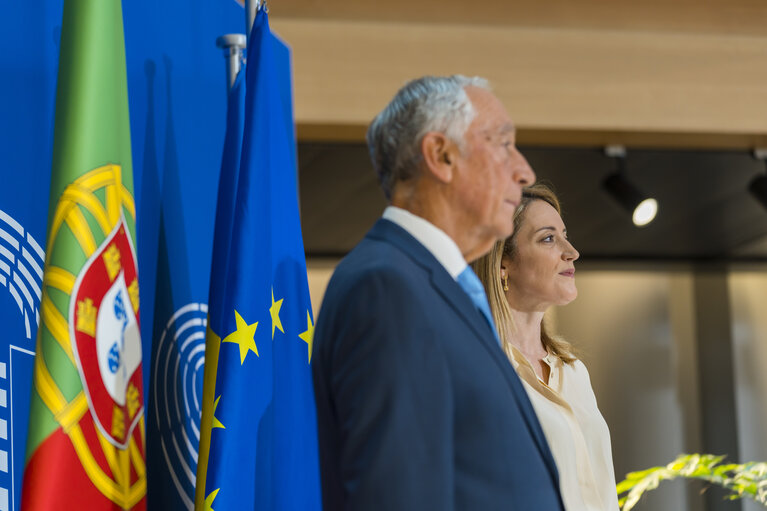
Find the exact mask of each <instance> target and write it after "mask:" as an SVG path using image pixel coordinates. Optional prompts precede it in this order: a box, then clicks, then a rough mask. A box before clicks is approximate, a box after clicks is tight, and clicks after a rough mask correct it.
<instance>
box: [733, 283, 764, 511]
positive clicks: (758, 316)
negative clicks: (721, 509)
mask: <svg viewBox="0 0 767 511" xmlns="http://www.w3.org/2000/svg"><path fill="white" fill-rule="evenodd" d="M729 284H730V297H731V305H732V321H733V344H734V363H735V381H736V383H737V385H736V403H737V410H738V437H739V438H738V439H739V441H740V453H739V454H740V455H739V458H740V460H742V461H764V460H767V272H765V271H761V272H759V271H741V272H736V273H733V274H732V275H731V276H730V281H729ZM743 509H744V510H748V511H757V510H760V509H761V510H763V509H764V508H762V507H759V506H757V505H756V504H751V503H749V504H748V505H747V506H744V508H743Z"/></svg>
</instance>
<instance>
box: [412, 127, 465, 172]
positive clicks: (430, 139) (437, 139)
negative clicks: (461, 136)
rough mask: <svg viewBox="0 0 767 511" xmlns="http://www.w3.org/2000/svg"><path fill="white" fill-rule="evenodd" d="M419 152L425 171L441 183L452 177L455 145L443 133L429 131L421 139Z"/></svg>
mask: <svg viewBox="0 0 767 511" xmlns="http://www.w3.org/2000/svg"><path fill="white" fill-rule="evenodd" d="M421 154H422V155H423V160H424V163H425V167H426V169H427V171H428V172H429V173H430V174H431V175H432V176H434V177H435V178H437V179H438V180H439V181H442V182H443V183H449V182H450V181H452V179H453V164H454V163H455V159H456V155H457V153H456V146H455V144H454V143H453V142H452V141H451V140H450V139H448V138H447V137H446V136H445V134H444V133H438V132H436V131H430V132H428V133H427V134H426V135H424V137H423V139H422V140H421Z"/></svg>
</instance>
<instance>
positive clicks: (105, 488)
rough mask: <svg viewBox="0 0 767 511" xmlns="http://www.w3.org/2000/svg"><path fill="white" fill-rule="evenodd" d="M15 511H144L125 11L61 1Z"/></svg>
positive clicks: (114, 4) (89, 0)
mask: <svg viewBox="0 0 767 511" xmlns="http://www.w3.org/2000/svg"><path fill="white" fill-rule="evenodd" d="M54 130H55V134H54V148H53V169H52V177H51V191H50V207H49V216H48V230H47V246H46V258H45V265H44V277H43V286H42V300H41V304H40V327H39V330H38V336H37V349H36V352H37V353H36V355H35V362H34V377H33V378H34V381H33V386H32V393H31V402H30V421H29V434H28V437H27V457H26V464H25V470H24V478H23V483H22V501H21V509H23V510H29V511H37V510H48V509H50V510H53V509H81V508H82V506H83V503H84V502H87V503H88V504H87V505H88V509H92V510H98V509H105V510H106V509H110V510H111V509H115V508H122V509H145V503H146V500H145V494H146V466H145V461H144V459H145V456H144V453H145V448H144V445H145V444H144V405H143V403H144V398H143V384H142V360H141V351H142V350H141V337H140V334H139V331H140V330H139V325H140V313H139V298H138V296H139V294H138V278H137V277H138V275H137V265H136V250H135V240H136V232H135V226H136V223H135V219H136V207H135V202H134V199H133V178H132V172H133V170H132V162H131V145H130V124H129V118H128V92H127V80H126V71H125V45H124V37H123V26H122V7H121V3H120V1H118V0H98V1H94V0H66V2H65V5H64V16H63V22H62V31H61V51H60V59H59V73H58V82H57V91H56V116H55V127H54Z"/></svg>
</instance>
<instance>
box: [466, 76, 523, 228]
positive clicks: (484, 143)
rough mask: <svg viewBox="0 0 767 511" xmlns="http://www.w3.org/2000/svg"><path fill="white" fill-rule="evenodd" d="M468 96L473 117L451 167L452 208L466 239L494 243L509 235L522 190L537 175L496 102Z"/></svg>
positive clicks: (473, 90)
mask: <svg viewBox="0 0 767 511" xmlns="http://www.w3.org/2000/svg"><path fill="white" fill-rule="evenodd" d="M466 93H467V94H468V96H469V99H470V100H471V102H472V105H473V106H474V109H475V111H476V116H475V117H474V120H473V121H472V123H471V125H470V126H469V128H468V129H467V130H466V134H465V136H464V142H463V148H462V149H463V152H462V154H461V155H460V156H459V158H458V161H457V165H456V166H455V169H456V170H455V172H456V174H455V181H454V185H455V188H454V191H455V196H456V202H457V204H456V208H460V210H461V211H462V212H463V214H464V228H465V229H467V234H469V233H470V234H472V235H473V237H475V238H476V239H477V241H479V242H480V243H487V242H489V243H493V242H494V241H495V240H497V239H502V238H506V237H508V236H509V235H511V232H512V230H513V217H514V211H515V209H516V207H517V206H518V205H519V202H520V200H521V198H522V187H523V186H528V185H531V184H533V183H534V182H535V173H534V172H533V169H532V168H530V165H529V164H528V163H527V160H526V159H525V157H524V156H522V154H521V153H520V152H519V151H518V150H517V147H516V145H515V134H516V133H515V129H514V125H513V124H512V122H511V119H510V118H509V114H508V113H506V109H505V108H504V107H503V105H502V104H501V102H500V101H499V100H498V98H496V97H495V96H494V95H493V94H492V93H491V92H489V91H487V90H484V89H480V88H477V87H467V88H466Z"/></svg>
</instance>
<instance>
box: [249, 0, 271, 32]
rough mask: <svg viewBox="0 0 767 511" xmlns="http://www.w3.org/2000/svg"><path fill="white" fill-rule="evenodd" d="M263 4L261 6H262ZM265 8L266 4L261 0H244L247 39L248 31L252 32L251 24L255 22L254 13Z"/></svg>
mask: <svg viewBox="0 0 767 511" xmlns="http://www.w3.org/2000/svg"><path fill="white" fill-rule="evenodd" d="M262 4H263V5H262ZM262 7H263V8H265V7H266V2H265V1H263V2H262V0H245V17H246V20H245V21H246V23H247V25H246V26H245V28H247V29H248V32H247V33H248V37H250V31H251V30H253V22H254V21H255V20H256V13H257V12H258V11H259V9H261V8H262Z"/></svg>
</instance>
